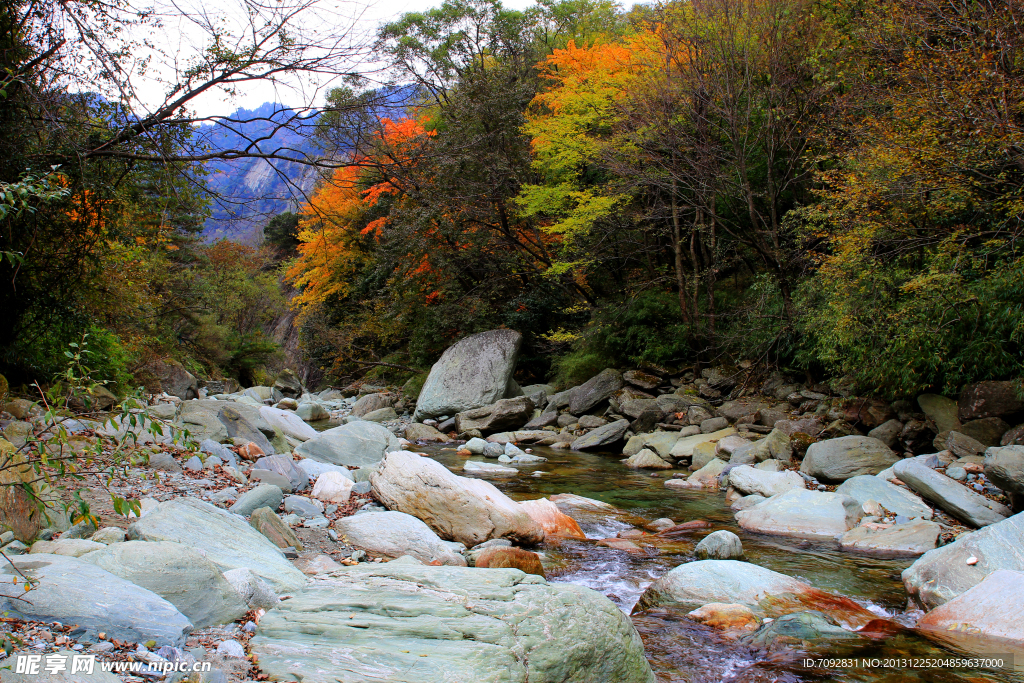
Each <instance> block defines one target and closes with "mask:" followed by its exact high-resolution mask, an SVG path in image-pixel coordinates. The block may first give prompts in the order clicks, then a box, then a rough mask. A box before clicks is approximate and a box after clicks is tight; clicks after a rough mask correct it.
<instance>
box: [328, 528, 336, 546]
mask: <svg viewBox="0 0 1024 683" xmlns="http://www.w3.org/2000/svg"><path fill="white" fill-rule="evenodd" d="M327 538H329V539H331V540H332V541H334V542H335V543H337V542H338V532H337V531H335V530H334V529H328V530H327Z"/></svg>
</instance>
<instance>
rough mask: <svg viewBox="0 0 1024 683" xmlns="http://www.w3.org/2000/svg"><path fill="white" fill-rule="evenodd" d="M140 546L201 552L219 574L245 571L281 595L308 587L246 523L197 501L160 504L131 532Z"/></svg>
mask: <svg viewBox="0 0 1024 683" xmlns="http://www.w3.org/2000/svg"><path fill="white" fill-rule="evenodd" d="M128 537H129V538H131V539H136V540H141V541H174V542H176V543H181V544H182V545H185V546H188V547H190V548H193V549H195V550H197V551H201V552H202V553H203V554H205V556H206V558H207V559H208V560H210V561H211V562H213V563H214V564H215V565H217V567H219V568H220V570H221V571H228V570H229V569H238V568H240V567H247V568H249V569H251V570H253V572H255V573H256V574H257V575H258V576H260V577H261V578H262V579H264V580H265V581H267V582H269V583H270V584H271V586H273V587H274V588H275V589H277V590H294V589H296V588H298V587H300V586H302V585H303V584H304V583H305V577H304V576H303V574H302V572H300V571H298V570H297V569H295V568H294V567H293V566H292V565H291V563H290V562H288V560H286V559H285V558H284V555H283V554H282V553H281V550H280V549H279V548H278V547H277V546H275V545H274V544H273V543H271V542H270V541H269V540H267V538H266V537H265V536H263V534H261V533H260V532H258V531H256V530H255V529H253V528H252V527H251V526H249V525H248V524H247V523H246V521H245V520H244V519H243V518H241V517H239V516H238V515H234V514H232V513H230V512H227V511H226V510H221V509H220V508H217V507H215V506H213V505H210V504H209V503H204V502H203V501H201V500H196V499H195V498H175V499H173V500H169V501H167V502H164V503H160V504H159V505H157V506H156V508H154V509H153V510H152V511H151V512H149V513H147V514H146V515H144V516H143V517H141V518H139V520H138V521H136V522H135V523H133V524H132V525H131V526H130V527H129V528H128Z"/></svg>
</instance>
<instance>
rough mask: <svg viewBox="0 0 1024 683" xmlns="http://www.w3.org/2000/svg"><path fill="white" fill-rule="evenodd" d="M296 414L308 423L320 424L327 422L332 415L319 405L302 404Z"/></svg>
mask: <svg viewBox="0 0 1024 683" xmlns="http://www.w3.org/2000/svg"><path fill="white" fill-rule="evenodd" d="M295 414H296V415H297V416H298V417H300V418H301V419H303V420H304V421H306V422H318V421H320V420H327V419H329V418H330V417H331V413H330V412H329V411H328V410H327V408H324V407H323V406H322V405H320V404H319V403H300V404H299V407H298V408H296V409H295Z"/></svg>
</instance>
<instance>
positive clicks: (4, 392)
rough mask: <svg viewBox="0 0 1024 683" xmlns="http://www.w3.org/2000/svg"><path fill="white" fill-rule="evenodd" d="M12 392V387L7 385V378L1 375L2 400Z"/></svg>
mask: <svg viewBox="0 0 1024 683" xmlns="http://www.w3.org/2000/svg"><path fill="white" fill-rule="evenodd" d="M10 391H11V387H10V386H9V385H8V384H7V378H6V377H4V376H3V375H0V398H4V397H5V396H7V394H9V393H10Z"/></svg>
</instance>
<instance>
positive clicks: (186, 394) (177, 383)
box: [137, 358, 199, 401]
mask: <svg viewBox="0 0 1024 683" xmlns="http://www.w3.org/2000/svg"><path fill="white" fill-rule="evenodd" d="M137 374H138V377H139V379H140V380H142V382H143V384H145V386H146V389H147V390H148V391H150V392H152V393H154V394H157V393H160V392H161V391H162V392H165V393H167V394H170V395H171V396H177V397H178V398H180V399H181V400H182V401H188V400H189V399H193V398H196V397H198V396H199V382H198V380H196V378H195V376H194V375H193V374H192V373H190V372H189V371H188V370H186V369H185V367H184V366H183V365H182V364H181V363H179V362H178V361H176V360H172V359H170V358H168V359H164V360H155V361H152V362H150V363H147V364H146V365H145V366H143V368H142V370H141V371H139V372H138V373H137Z"/></svg>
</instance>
